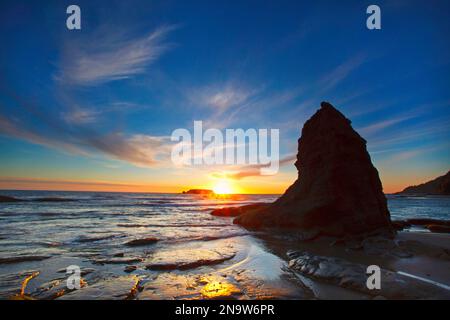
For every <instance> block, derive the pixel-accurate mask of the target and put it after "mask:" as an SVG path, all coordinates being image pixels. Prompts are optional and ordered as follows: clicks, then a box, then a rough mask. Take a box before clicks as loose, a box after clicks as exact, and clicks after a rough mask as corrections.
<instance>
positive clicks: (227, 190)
mask: <svg viewBox="0 0 450 320" xmlns="http://www.w3.org/2000/svg"><path fill="white" fill-rule="evenodd" d="M213 191H214V193H215V194H232V193H236V191H235V189H234V188H233V186H232V184H231V182H230V181H229V180H226V179H221V180H219V181H217V183H216V184H215V185H214V187H213Z"/></svg>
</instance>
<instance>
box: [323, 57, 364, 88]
mask: <svg viewBox="0 0 450 320" xmlns="http://www.w3.org/2000/svg"><path fill="white" fill-rule="evenodd" d="M366 60H367V58H366V56H365V55H363V54H358V55H356V56H354V57H352V58H350V59H348V60H347V61H345V62H343V63H342V64H340V65H338V66H337V67H336V68H334V69H333V70H331V71H330V72H329V73H327V74H326V75H324V76H323V77H322V78H321V79H320V80H319V82H318V85H319V87H320V88H321V89H320V91H321V92H326V91H328V90H331V89H333V88H335V87H336V86H337V85H338V84H339V83H341V82H342V81H344V80H345V79H346V78H347V77H348V76H349V75H350V74H351V73H352V72H353V71H355V70H356V69H357V68H358V67H360V66H361V65H362V64H363V63H364V62H366Z"/></svg>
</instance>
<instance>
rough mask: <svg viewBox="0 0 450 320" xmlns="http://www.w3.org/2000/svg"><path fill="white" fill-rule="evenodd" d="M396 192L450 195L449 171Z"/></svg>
mask: <svg viewBox="0 0 450 320" xmlns="http://www.w3.org/2000/svg"><path fill="white" fill-rule="evenodd" d="M398 194H420V195H450V171H449V172H447V174H445V175H443V176H440V177H438V178H436V179H434V180H431V181H428V182H425V183H422V184H419V185H418V186H410V187H407V188H405V189H404V190H403V191H401V192H399V193H398Z"/></svg>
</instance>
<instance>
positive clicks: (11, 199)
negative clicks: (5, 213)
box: [0, 196, 23, 202]
mask: <svg viewBox="0 0 450 320" xmlns="http://www.w3.org/2000/svg"><path fill="white" fill-rule="evenodd" d="M19 201H23V200H20V199H17V198H14V197H8V196H0V202H19Z"/></svg>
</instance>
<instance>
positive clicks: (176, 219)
mask: <svg viewBox="0 0 450 320" xmlns="http://www.w3.org/2000/svg"><path fill="white" fill-rule="evenodd" d="M0 194H2V195H7V196H13V197H16V198H19V199H23V200H26V201H21V202H14V203H0V226H1V228H0V298H3V299H4V298H10V297H11V295H14V294H18V292H20V288H21V286H22V284H23V281H24V279H26V278H27V277H30V276H31V278H30V280H29V282H28V283H27V286H26V288H25V290H24V293H25V294H27V295H31V296H34V297H36V298H49V297H53V296H52V295H51V294H50V295H47V296H46V295H45V294H48V293H49V292H53V291H54V290H56V289H55V288H59V289H61V288H62V286H63V284H62V283H59V284H56V282H58V281H59V282H62V281H63V280H64V279H65V276H66V275H65V273H64V269H65V268H66V267H67V266H68V265H71V264H75V265H79V266H80V267H82V268H89V270H90V272H89V273H88V274H87V275H86V276H85V277H84V279H85V280H86V282H88V283H89V284H95V283H100V285H103V282H102V281H103V280H104V279H109V278H111V277H117V276H120V277H128V278H124V279H123V283H124V284H123V286H125V287H127V286H128V285H130V283H131V284H133V283H134V278H129V277H131V276H129V274H128V273H127V272H125V268H126V267H127V266H133V268H135V269H136V270H133V271H132V275H133V277H134V276H137V277H139V279H140V280H142V282H143V283H146V282H147V283H148V282H150V283H153V287H154V289H149V288H153V287H152V286H149V285H147V286H146V285H144V286H143V288H144V290H143V292H142V293H140V294H138V295H136V296H134V297H135V298H139V297H140V298H155V297H156V298H176V297H174V296H173V294H174V292H176V290H172V291H171V290H169V288H163V286H162V285H160V286H159V287H158V285H157V284H158V280H157V278H158V277H159V279H164V277H166V278H167V277H171V281H172V282H175V283H177V281H179V282H180V283H186V282H189V283H191V286H192V288H194V289H192V291H190V292H189V293H190V294H186V295H182V296H180V297H178V298H201V297H208V295H211V292H209V291H211V290H208V288H213V289H214V290H216V289H217V286H218V285H217V281H216V278H215V277H222V278H223V279H225V278H226V277H227V276H228V277H231V278H230V279H229V280H227V281H224V282H223V283H222V284H223V285H224V286H225V288H228V289H229V290H228V289H226V290H225V291H227V290H228V291H229V292H228V293H230V295H231V296H233V297H234V298H241V297H245V298H257V297H261V296H263V297H272V296H278V297H280V296H284V297H292V298H298V296H299V295H300V296H302V295H307V293H306V292H304V293H301V294H299V293H298V292H297V293H296V294H294V293H293V292H294V291H289V289H283V290H281V288H280V286H276V285H275V284H274V283H275V282H276V283H280V281H281V280H280V279H281V278H283V277H284V276H285V274H284V273H283V272H281V271H280V270H282V268H283V261H281V260H280V259H279V258H277V257H276V256H271V255H270V254H269V255H267V254H266V255H261V254H259V253H258V252H266V251H267V250H266V248H265V247H264V245H263V244H262V243H261V242H259V241H257V240H256V239H255V238H253V237H252V236H251V235H250V234H249V232H248V231H246V230H245V229H243V228H241V227H239V226H237V225H233V223H232V219H231V218H219V217H214V216H211V215H210V214H209V212H210V211H211V210H212V209H214V208H218V207H223V206H233V205H243V204H249V203H255V202H272V201H274V200H275V199H276V198H277V196H276V195H237V196H233V197H229V198H217V199H216V198H208V197H205V196H196V195H181V194H140V193H95V192H47V191H46V192H44V191H2V192H1V193H0ZM42 198H57V199H64V200H72V201H64V202H60V201H51V202H45V201H44V202H40V201H33V200H38V199H42ZM53 200H55V199H53ZM388 204H389V208H390V210H391V215H392V217H393V219H405V218H410V217H427V218H437V219H449V213H450V198H449V197H420V198H418V197H400V196H388ZM146 237H154V238H156V239H158V242H156V243H155V244H148V245H144V246H136V247H135V246H128V245H126V243H127V242H129V241H131V240H134V239H139V238H146ZM258 257H260V258H259V259H262V260H264V261H259V262H258ZM261 257H263V258H261ZM250 262H251V266H252V268H253V269H252V270H253V271H252V272H248V268H249V267H248V266H247V267H246V268H244V269H242V270H241V269H240V268H242V267H243V266H245V265H247V264H249V263H250ZM266 265H270V266H272V268H271V269H270V270H268V269H267V268H265V266H266ZM273 266H274V267H273ZM221 270H222V271H221ZM223 270H228V272H229V274H224V271H223ZM231 270H234V271H235V272H237V273H234V274H233V272H232V271H231ZM236 270H238V271H236ZM239 270H241V271H239ZM246 270H247V271H246ZM128 271H130V270H128ZM37 273H38V274H37ZM169 275H170V276H169ZM200 275H201V276H202V277H205V275H206V277H210V278H207V279H206V280H204V279H203V280H201V279H199V278H198V277H199V276H200ZM195 277H197V278H195ZM273 278H274V279H273ZM208 279H209V280H208ZM166 280H167V279H166ZM275 280H276V281H275ZM160 281H161V283H162V282H164V281H163V280H160ZM283 281H284V280H283ZM49 282H51V283H49ZM270 283H272V284H274V285H273V286H272V287H271V286H270V285H269V284H270ZM222 284H221V285H222ZM258 285H259V287H258ZM58 286H59V287H58ZM103 286H104V287H106V288H109V287H108V284H104V285H103ZM283 286H284V288H289V286H288V285H286V284H284V285H283ZM104 287H102V290H103V291H104V292H108V290H111V289H108V290H106V289H104ZM219 287H220V285H219ZM268 287H269V289H268ZM119 288H120V286H119ZM205 288H206V289H205ZM250 288H264V290H263V289H261V290H259V291H258V290H256V291H255V290H254V289H250ZM270 288H271V289H270ZM219 289H220V288H219ZM52 290H53V291H52ZM118 290H119V289H118ZM124 290H125V289H124ZM202 290H203V291H202ZM214 290H212V291H214ZM252 290H253V291H252ZM270 290H272V292H271V291H270ZM125 291H126V290H125ZM43 292H44V293H45V294H43ZM216 292H220V290H216ZM252 292H253V293H252ZM144 293H145V294H144ZM61 294H62V293H61ZM67 297H70V295H67ZM121 297H123V296H121ZM90 298H93V297H90Z"/></svg>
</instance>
